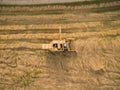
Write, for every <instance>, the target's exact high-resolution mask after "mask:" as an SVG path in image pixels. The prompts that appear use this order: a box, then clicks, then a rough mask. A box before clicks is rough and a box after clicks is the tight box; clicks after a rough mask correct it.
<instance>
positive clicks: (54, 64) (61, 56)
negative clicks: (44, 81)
mask: <svg viewBox="0 0 120 90" xmlns="http://www.w3.org/2000/svg"><path fill="white" fill-rule="evenodd" d="M76 57H77V54H76V52H50V51H49V52H47V53H46V65H47V67H48V74H49V76H50V77H49V78H50V79H51V80H52V81H53V82H54V84H55V86H61V85H64V84H65V83H66V82H67V81H68V79H69V73H68V72H69V70H70V68H69V65H68V64H69V62H70V61H71V60H76Z"/></svg>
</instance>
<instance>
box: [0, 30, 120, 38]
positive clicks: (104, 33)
mask: <svg viewBox="0 0 120 90" xmlns="http://www.w3.org/2000/svg"><path fill="white" fill-rule="evenodd" d="M119 34H120V30H119V29H118V30H106V31H100V32H79V33H69V34H65V33H63V34H62V38H71V37H72V38H82V37H90V36H107V35H119ZM0 39H59V35H58V33H54V34H43V33H42V34H10V35H0Z"/></svg>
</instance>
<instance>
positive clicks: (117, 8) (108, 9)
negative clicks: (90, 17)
mask: <svg viewBox="0 0 120 90" xmlns="http://www.w3.org/2000/svg"><path fill="white" fill-rule="evenodd" d="M91 11H92V12H96V13H105V12H114V11H118V12H120V6H111V7H103V8H95V9H91Z"/></svg>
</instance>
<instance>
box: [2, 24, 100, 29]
mask: <svg viewBox="0 0 120 90" xmlns="http://www.w3.org/2000/svg"><path fill="white" fill-rule="evenodd" d="M100 25H101V22H86V23H69V24H40V25H35V24H31V25H1V26H0V30H29V29H58V28H59V27H60V26H61V27H62V28H63V29H69V28H83V27H95V26H100Z"/></svg>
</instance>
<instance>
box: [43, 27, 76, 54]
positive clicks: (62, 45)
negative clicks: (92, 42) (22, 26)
mask: <svg viewBox="0 0 120 90" xmlns="http://www.w3.org/2000/svg"><path fill="white" fill-rule="evenodd" d="M61 35H62V34H61V27H60V28H59V40H52V41H51V42H50V43H49V44H42V50H49V51H50V52H53V53H54V52H55V53H57V52H58V53H59V52H62V53H63V52H64V53H68V54H69V53H76V51H75V49H74V45H73V43H72V41H74V38H67V39H62V36H61Z"/></svg>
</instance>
